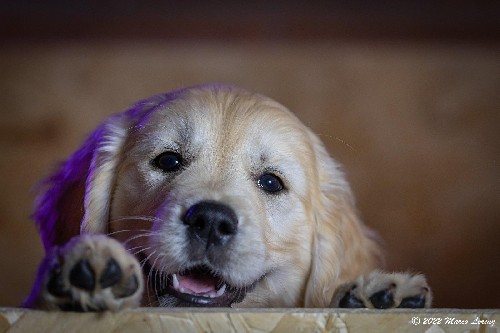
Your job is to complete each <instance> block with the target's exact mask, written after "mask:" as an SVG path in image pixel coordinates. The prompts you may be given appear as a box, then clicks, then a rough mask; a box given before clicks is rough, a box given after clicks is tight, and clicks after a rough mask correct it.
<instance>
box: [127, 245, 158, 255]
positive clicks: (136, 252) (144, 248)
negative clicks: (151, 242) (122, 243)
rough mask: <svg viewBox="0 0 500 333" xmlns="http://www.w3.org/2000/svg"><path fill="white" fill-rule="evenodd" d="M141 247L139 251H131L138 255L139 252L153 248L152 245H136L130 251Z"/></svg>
mask: <svg viewBox="0 0 500 333" xmlns="http://www.w3.org/2000/svg"><path fill="white" fill-rule="evenodd" d="M141 247H142V249H140V250H139V251H135V252H131V253H132V254H133V255H134V256H136V255H138V254H139V253H141V252H144V251H147V250H150V249H152V248H153V247H152V246H149V247H144V246H136V247H134V248H133V249H129V251H130V250H135V249H138V248H141Z"/></svg>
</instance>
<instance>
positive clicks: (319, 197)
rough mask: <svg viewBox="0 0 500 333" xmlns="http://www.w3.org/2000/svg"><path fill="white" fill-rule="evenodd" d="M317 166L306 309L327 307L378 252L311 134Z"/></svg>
mask: <svg viewBox="0 0 500 333" xmlns="http://www.w3.org/2000/svg"><path fill="white" fill-rule="evenodd" d="M310 136H311V139H312V141H313V146H314V150H315V154H316V162H317V166H318V184H317V187H318V188H317V189H315V193H314V195H313V202H312V203H311V205H312V210H313V211H312V219H313V223H314V227H313V232H314V235H313V253H312V267H311V273H310V276H309V280H308V282H307V287H306V294H305V304H304V305H305V306H306V307H327V306H328V305H329V304H330V301H331V299H332V296H333V293H334V291H335V289H336V288H337V287H338V286H339V285H340V284H342V283H345V282H347V281H353V280H355V279H356V278H357V277H358V276H359V275H360V274H364V273H367V272H369V271H371V270H372V269H373V268H374V267H375V266H376V265H377V264H378V260H379V258H381V257H380V252H379V249H378V246H377V244H376V243H375V241H374V240H373V238H374V234H373V233H372V232H371V231H370V230H369V229H368V228H366V227H365V226H364V225H363V224H362V223H361V221H360V219H359V218H358V216H357V212H356V209H355V206H354V198H353V195H352V193H351V189H350V187H349V184H348V183H347V181H346V180H345V178H344V175H343V174H342V172H341V171H340V169H339V166H338V165H337V163H336V162H335V161H334V160H333V159H332V158H331V157H330V156H329V155H328V153H327V151H326V149H325V148H324V146H323V144H322V143H321V142H320V140H319V139H318V138H317V137H316V135H314V134H312V133H310Z"/></svg>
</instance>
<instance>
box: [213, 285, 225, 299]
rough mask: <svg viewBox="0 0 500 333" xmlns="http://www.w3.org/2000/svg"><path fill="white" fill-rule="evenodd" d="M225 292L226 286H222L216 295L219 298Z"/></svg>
mask: <svg viewBox="0 0 500 333" xmlns="http://www.w3.org/2000/svg"><path fill="white" fill-rule="evenodd" d="M224 291H226V284H224V285H222V287H220V289H219V290H217V293H216V294H215V295H216V296H217V297H219V296H222V294H224Z"/></svg>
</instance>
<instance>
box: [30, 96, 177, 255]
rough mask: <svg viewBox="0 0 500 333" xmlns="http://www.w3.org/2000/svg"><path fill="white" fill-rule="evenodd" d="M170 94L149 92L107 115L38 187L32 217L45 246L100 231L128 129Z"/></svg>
mask: <svg viewBox="0 0 500 333" xmlns="http://www.w3.org/2000/svg"><path fill="white" fill-rule="evenodd" d="M172 98H175V95H173V94H166V95H158V96H153V97H151V98H149V99H146V100H144V101H141V102H139V103H137V104H136V105H134V107H133V108H131V109H130V110H128V111H126V112H122V113H118V114H116V115H113V116H111V117H110V118H108V119H107V120H106V121H105V122H104V123H103V124H102V125H101V126H99V127H98V128H97V129H96V130H95V131H94V132H93V133H92V134H91V135H90V136H89V137H88V138H87V140H86V141H85V143H84V144H83V145H82V146H81V147H80V149H78V150H77V151H76V152H75V153H74V154H73V155H71V156H70V158H69V159H68V160H67V161H66V162H64V163H62V165H61V166H60V167H59V169H58V171H56V172H55V173H54V174H53V175H52V176H51V177H49V178H48V179H47V180H46V181H45V182H44V183H43V185H44V186H45V187H46V188H47V190H46V191H45V193H43V194H42V195H41V196H40V197H39V198H38V199H37V202H36V207H35V213H34V214H33V217H34V219H35V222H36V224H37V226H38V228H39V230H40V233H41V236H42V240H43V244H44V247H45V249H46V250H48V249H50V248H51V247H53V246H55V245H62V244H65V243H66V242H67V241H68V240H69V239H70V238H71V237H73V236H76V235H78V234H80V233H87V232H88V233H99V232H104V231H105V228H106V223H107V221H108V217H109V207H110V202H111V195H112V189H113V186H114V182H115V176H116V168H117V166H118V163H119V160H120V158H121V154H122V153H123V146H124V144H125V141H126V139H127V136H128V132H129V129H130V128H133V127H135V125H136V124H137V123H138V121H139V120H140V119H142V117H144V116H145V115H146V114H147V113H148V112H150V111H151V110H153V109H154V108H155V107H156V106H158V105H160V104H161V103H164V102H167V101H169V100H171V99H172Z"/></svg>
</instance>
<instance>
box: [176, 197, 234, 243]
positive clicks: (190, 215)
mask: <svg viewBox="0 0 500 333" xmlns="http://www.w3.org/2000/svg"><path fill="white" fill-rule="evenodd" d="M183 222H184V224H185V225H186V226H187V230H188V237H189V238H190V239H191V240H192V241H195V242H196V245H197V246H200V247H203V248H206V249H208V248H210V247H213V246H215V247H224V246H225V245H226V244H227V243H228V242H229V241H230V240H231V239H232V238H233V237H234V236H235V235H236V233H237V232H238V217H237V216H236V213H235V212H234V210H233V209H231V208H230V207H229V206H226V205H224V204H221V203H218V202H215V201H201V202H199V203H197V204H195V205H193V206H191V207H190V208H189V209H188V210H187V212H186V214H185V216H184V218H183Z"/></svg>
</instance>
